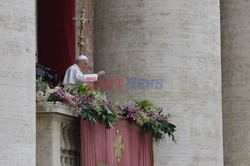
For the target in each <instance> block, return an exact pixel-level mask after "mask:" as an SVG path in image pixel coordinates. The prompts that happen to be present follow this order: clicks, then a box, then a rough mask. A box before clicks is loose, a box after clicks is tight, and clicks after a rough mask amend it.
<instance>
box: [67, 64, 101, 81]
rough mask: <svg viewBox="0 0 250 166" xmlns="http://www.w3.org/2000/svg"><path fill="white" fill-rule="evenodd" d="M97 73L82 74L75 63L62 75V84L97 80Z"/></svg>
mask: <svg viewBox="0 0 250 166" xmlns="http://www.w3.org/2000/svg"><path fill="white" fill-rule="evenodd" d="M97 78H98V75H97V74H83V73H82V72H81V70H80V68H79V67H78V66H77V64H74V65H72V66H70V67H69V68H68V69H67V71H66V73H65V76H64V79H63V84H80V83H86V82H88V81H97Z"/></svg>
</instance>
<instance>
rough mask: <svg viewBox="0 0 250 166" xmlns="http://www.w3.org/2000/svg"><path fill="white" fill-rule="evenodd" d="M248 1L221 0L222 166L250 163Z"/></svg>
mask: <svg viewBox="0 0 250 166" xmlns="http://www.w3.org/2000/svg"><path fill="white" fill-rule="evenodd" d="M249 9H250V1H237V0H222V1H221V29H222V71H223V72H222V78H223V79H222V82H223V126H224V151H225V166H238V165H241V166H248V165H249V163H250V158H249V152H250V143H249V141H250V138H249V131H250V120H249V119H250V112H249V108H250V75H249V73H250V55H249V54H250V47H249V46H250V22H249V18H250V10H249Z"/></svg>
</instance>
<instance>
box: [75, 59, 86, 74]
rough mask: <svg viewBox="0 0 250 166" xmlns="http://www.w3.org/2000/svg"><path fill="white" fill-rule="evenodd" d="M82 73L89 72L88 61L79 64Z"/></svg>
mask: <svg viewBox="0 0 250 166" xmlns="http://www.w3.org/2000/svg"><path fill="white" fill-rule="evenodd" d="M77 65H78V66H79V68H80V69H81V71H85V72H86V71H87V70H88V60H81V61H79V62H78V64H77Z"/></svg>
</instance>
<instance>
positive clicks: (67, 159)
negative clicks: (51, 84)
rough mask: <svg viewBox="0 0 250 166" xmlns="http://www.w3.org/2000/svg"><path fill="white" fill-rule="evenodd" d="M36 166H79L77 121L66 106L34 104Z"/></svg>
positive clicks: (78, 128)
mask: <svg viewBox="0 0 250 166" xmlns="http://www.w3.org/2000/svg"><path fill="white" fill-rule="evenodd" d="M36 109H37V110H36V111H37V122H36V129H37V131H36V145H37V148H36V156H37V158H36V166H80V122H79V118H78V117H77V115H76V112H75V111H73V110H70V109H69V108H68V107H67V106H64V105H62V104H59V103H57V104H53V103H38V104H37V107H36Z"/></svg>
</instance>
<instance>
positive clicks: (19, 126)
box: [0, 0, 36, 166]
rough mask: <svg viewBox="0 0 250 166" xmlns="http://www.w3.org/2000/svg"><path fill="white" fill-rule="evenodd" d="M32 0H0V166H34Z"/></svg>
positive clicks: (34, 38) (33, 39) (34, 27)
mask: <svg viewBox="0 0 250 166" xmlns="http://www.w3.org/2000/svg"><path fill="white" fill-rule="evenodd" d="M35 30H36V21H35V0H22V1H20V0H1V1H0V36H1V37H0V38H1V39H0V114H1V115H0V125H1V127H0V165H1V166H35V160H36V157H35V151H36V141H35V140H36V130H35V125H36V124H35V122H36V121H35V50H36V31H35Z"/></svg>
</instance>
